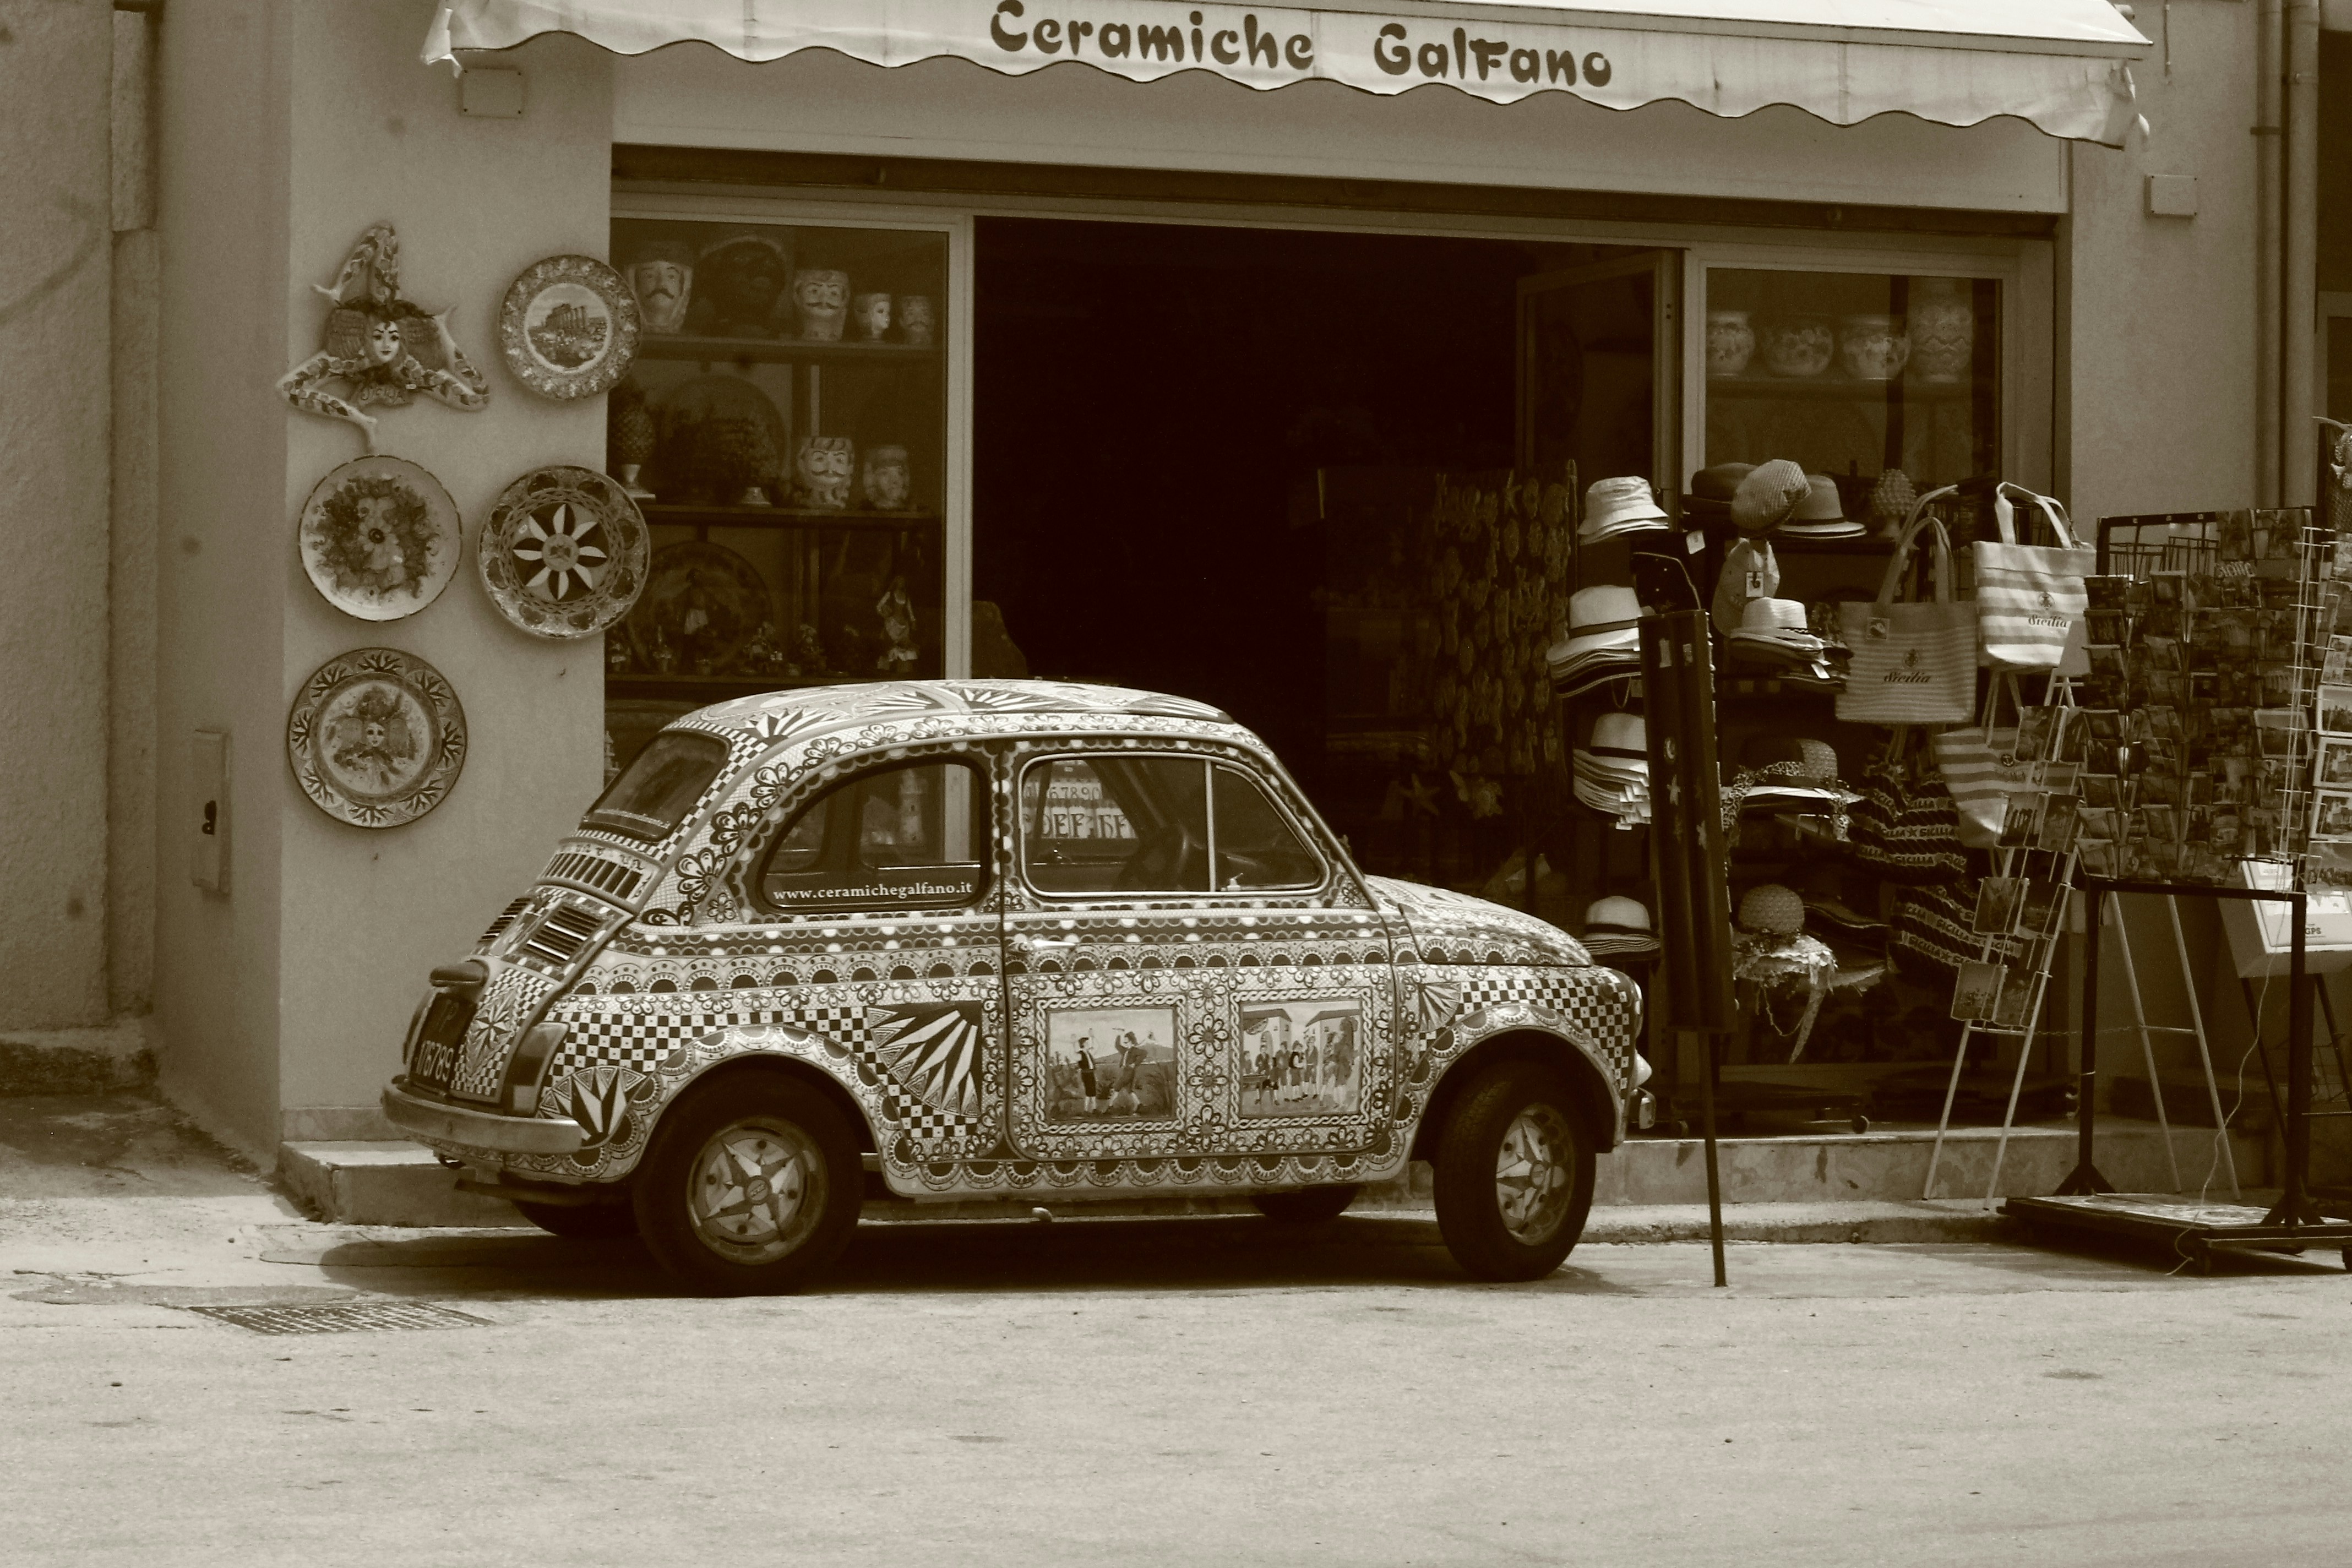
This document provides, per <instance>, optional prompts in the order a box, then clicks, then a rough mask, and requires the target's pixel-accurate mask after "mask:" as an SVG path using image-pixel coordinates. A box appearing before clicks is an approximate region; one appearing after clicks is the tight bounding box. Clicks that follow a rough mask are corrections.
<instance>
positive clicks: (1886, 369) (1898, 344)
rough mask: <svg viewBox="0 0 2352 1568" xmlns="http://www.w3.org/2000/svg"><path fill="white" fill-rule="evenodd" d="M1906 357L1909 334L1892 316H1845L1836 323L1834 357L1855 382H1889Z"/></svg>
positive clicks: (1909, 344) (1909, 340)
mask: <svg viewBox="0 0 2352 1568" xmlns="http://www.w3.org/2000/svg"><path fill="white" fill-rule="evenodd" d="M1910 357H1911V338H1910V335H1909V334H1908V333H1906V331H1903V329H1902V325H1901V323H1900V321H1898V319H1897V318H1895V317H1894V316H1876V315H1861V316H1848V317H1846V318H1845V319H1844V320H1843V321H1840V322H1839V323H1838V358H1839V360H1840V361H1841V362H1842V363H1843V364H1844V365H1845V373H1846V374H1848V375H1850V376H1852V377H1853V379H1854V380H1856V381H1893V380H1894V379H1895V377H1896V376H1898V375H1901V374H1903V366H1904V363H1905V362H1906V361H1907V360H1909V359H1910Z"/></svg>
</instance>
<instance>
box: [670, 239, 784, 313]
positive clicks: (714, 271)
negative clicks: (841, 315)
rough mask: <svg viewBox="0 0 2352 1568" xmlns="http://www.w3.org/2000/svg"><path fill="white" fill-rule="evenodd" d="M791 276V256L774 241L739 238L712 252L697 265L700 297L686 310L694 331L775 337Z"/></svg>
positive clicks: (782, 245) (708, 250) (695, 270)
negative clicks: (780, 310)
mask: <svg viewBox="0 0 2352 1568" xmlns="http://www.w3.org/2000/svg"><path fill="white" fill-rule="evenodd" d="M792 271H793V257H792V252H791V251H789V250H787V249H786V248H785V247H784V244H783V242H782V240H780V239H777V238H775V237H772V236H770V235H765V234H739V235H735V236H733V237H730V238H727V239H722V240H720V241H719V243H718V244H716V245H713V246H711V247H709V248H708V249H707V250H705V251H704V252H703V253H702V257H701V259H700V260H699V261H698V262H697V263H696V264H695V269H694V278H695V284H696V293H697V295H698V298H697V299H696V300H694V302H693V304H692V305H691V306H690V307H689V308H688V310H689V314H690V316H691V318H692V320H693V322H694V326H695V330H696V331H700V332H709V333H712V334H715V335H717V336H720V337H747V338H772V337H774V336H775V335H776V314H777V306H778V302H779V301H780V300H782V298H783V293H784V282H785V280H786V279H789V278H790V277H791V276H792Z"/></svg>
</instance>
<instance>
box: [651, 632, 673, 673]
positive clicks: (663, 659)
mask: <svg viewBox="0 0 2352 1568" xmlns="http://www.w3.org/2000/svg"><path fill="white" fill-rule="evenodd" d="M654 668H655V670H656V672H657V673H659V674H662V675H668V674H670V673H671V672H672V671H674V670H676V669H677V654H676V653H675V652H673V651H672V650H671V648H670V646H669V638H667V637H664V636H662V634H661V633H660V632H659V631H656V632H655V633H654Z"/></svg>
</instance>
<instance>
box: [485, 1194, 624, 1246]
mask: <svg viewBox="0 0 2352 1568" xmlns="http://www.w3.org/2000/svg"><path fill="white" fill-rule="evenodd" d="M515 1210H516V1212H517V1213H519V1214H520V1215H522V1217H523V1218H525V1219H527V1220H529V1221H530V1223H531V1224H533V1225H535V1226H539V1228H540V1229H541V1230H543V1231H546V1232H548V1233H549V1234H550V1235H552V1236H570V1237H581V1238H583V1239H587V1240H599V1241H602V1240H610V1239H612V1238H613V1237H622V1236H635V1235H636V1234H637V1215H636V1211H635V1209H633V1208H631V1207H630V1206H629V1203H628V1200H627V1199H625V1198H624V1199H623V1200H622V1201H620V1202H619V1203H605V1204H584V1205H573V1204H525V1203H518V1204H516V1205H515Z"/></svg>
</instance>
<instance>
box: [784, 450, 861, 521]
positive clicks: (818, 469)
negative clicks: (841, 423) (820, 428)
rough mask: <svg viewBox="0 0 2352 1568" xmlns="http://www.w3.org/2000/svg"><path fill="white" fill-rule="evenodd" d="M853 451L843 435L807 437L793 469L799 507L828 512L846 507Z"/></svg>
mask: <svg viewBox="0 0 2352 1568" xmlns="http://www.w3.org/2000/svg"><path fill="white" fill-rule="evenodd" d="M856 466H857V465H856V451H855V448H854V447H852V445H851V443H850V439H849V437H846V436H811V437H807V438H806V439H804V440H803V441H802V442H801V447H800V453H799V455H798V456H797V457H796V458H794V460H793V469H794V471H795V472H796V473H797V474H798V476H799V479H800V487H801V504H802V505H803V506H814V507H824V508H827V509H828V510H830V509H834V508H839V507H846V506H847V505H848V504H849V480H850V477H851V475H852V474H854V473H855V472H856Z"/></svg>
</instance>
